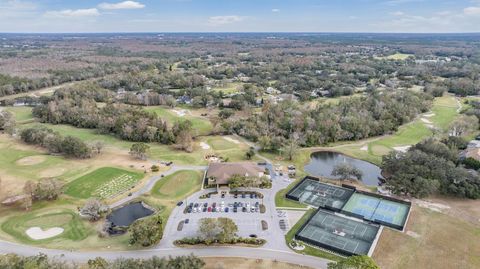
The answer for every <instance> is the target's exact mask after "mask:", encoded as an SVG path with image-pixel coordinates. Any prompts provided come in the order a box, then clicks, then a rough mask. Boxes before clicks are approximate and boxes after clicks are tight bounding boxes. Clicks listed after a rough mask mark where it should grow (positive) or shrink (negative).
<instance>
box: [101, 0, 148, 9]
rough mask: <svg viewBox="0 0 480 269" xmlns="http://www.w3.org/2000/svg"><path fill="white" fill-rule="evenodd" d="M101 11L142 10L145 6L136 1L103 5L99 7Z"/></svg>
mask: <svg viewBox="0 0 480 269" xmlns="http://www.w3.org/2000/svg"><path fill="white" fill-rule="evenodd" d="M98 7H99V8H101V9H140V8H144V7H145V5H144V4H142V3H139V2H135V1H123V2H119V3H101V4H99V5H98Z"/></svg>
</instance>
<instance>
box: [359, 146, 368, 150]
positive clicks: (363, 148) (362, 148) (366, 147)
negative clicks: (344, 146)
mask: <svg viewBox="0 0 480 269" xmlns="http://www.w3.org/2000/svg"><path fill="white" fill-rule="evenodd" d="M360 150H363V151H367V150H368V145H365V146H363V147H361V148H360Z"/></svg>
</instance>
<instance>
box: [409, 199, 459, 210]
mask: <svg viewBox="0 0 480 269" xmlns="http://www.w3.org/2000/svg"><path fill="white" fill-rule="evenodd" d="M415 203H416V204H417V205H418V206H420V207H423V208H428V209H430V210H433V211H435V212H443V211H444V210H446V209H449V208H450V206H448V205H444V204H440V203H433V202H429V201H424V200H415Z"/></svg>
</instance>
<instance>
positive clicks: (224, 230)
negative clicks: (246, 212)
mask: <svg viewBox="0 0 480 269" xmlns="http://www.w3.org/2000/svg"><path fill="white" fill-rule="evenodd" d="M217 221H218V226H219V227H220V228H221V232H220V233H219V234H218V236H217V237H218V240H219V241H220V242H228V241H230V240H232V239H233V238H235V235H236V233H237V232H238V227H237V224H235V222H234V221H233V220H232V219H229V218H218V219H217Z"/></svg>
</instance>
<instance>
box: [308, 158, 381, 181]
mask: <svg viewBox="0 0 480 269" xmlns="http://www.w3.org/2000/svg"><path fill="white" fill-rule="evenodd" d="M340 163H348V164H350V165H352V166H354V167H356V168H358V169H360V170H361V171H362V173H363V177H362V182H363V184H365V185H368V186H378V185H379V183H381V181H380V179H381V178H383V177H382V174H381V172H382V170H381V169H380V167H378V166H376V165H374V164H372V163H369V162H366V161H362V160H359V159H355V158H352V157H349V156H346V155H344V154H341V153H338V152H331V151H318V152H314V153H312V155H311V156H310V162H309V163H308V164H307V165H306V166H305V172H307V173H309V174H310V175H313V176H317V177H325V178H332V179H336V178H338V177H334V176H332V171H333V169H334V167H335V165H337V164H340Z"/></svg>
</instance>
